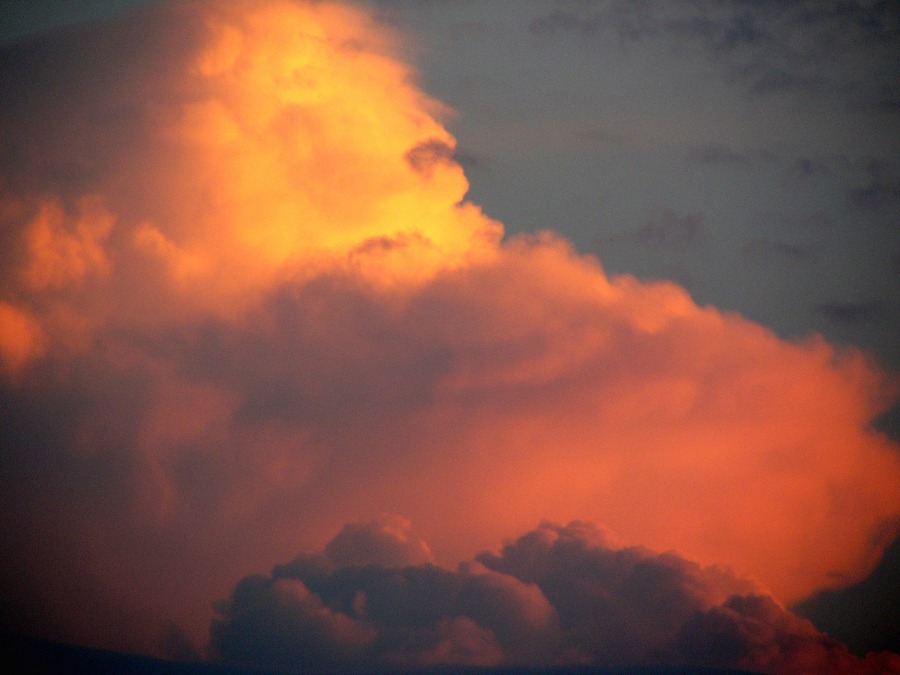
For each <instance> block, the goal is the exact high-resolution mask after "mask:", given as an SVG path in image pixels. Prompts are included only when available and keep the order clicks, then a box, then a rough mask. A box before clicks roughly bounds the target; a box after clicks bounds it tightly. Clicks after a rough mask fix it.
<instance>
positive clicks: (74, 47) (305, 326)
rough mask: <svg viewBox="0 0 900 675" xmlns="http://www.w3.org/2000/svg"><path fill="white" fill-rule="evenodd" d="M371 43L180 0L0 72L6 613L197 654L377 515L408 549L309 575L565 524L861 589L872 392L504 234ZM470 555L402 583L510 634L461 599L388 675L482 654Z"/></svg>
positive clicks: (515, 586)
mask: <svg viewBox="0 0 900 675" xmlns="http://www.w3.org/2000/svg"><path fill="white" fill-rule="evenodd" d="M383 30H384V28H383V26H381V27H377V26H375V25H374V24H373V23H372V22H371V20H370V19H368V18H367V16H366V15H365V14H362V13H360V12H357V11H353V10H350V9H348V8H346V7H342V6H336V5H332V4H328V3H319V2H310V3H305V2H296V3H295V2H288V1H286V0H272V1H271V2H262V1H260V2H222V3H205V2H186V3H176V4H163V5H160V6H159V7H154V8H153V9H152V10H150V11H148V12H147V13H145V14H138V15H135V16H133V17H130V18H129V19H128V20H127V21H125V22H124V23H119V24H102V25H95V26H87V27H82V28H78V29H77V30H73V32H71V33H67V32H64V33H58V34H52V35H48V36H45V37H43V38H41V39H40V40H38V41H36V42H33V43H27V44H21V45H15V46H11V47H8V48H6V49H5V50H4V53H3V55H2V57H3V58H2V59H0V67H2V69H3V72H4V77H2V78H0V119H2V120H3V122H2V125H0V178H2V180H0V218H2V228H0V238H2V243H3V244H4V246H3V249H2V250H3V251H4V255H3V256H2V258H0V327H2V333H0V361H2V375H0V378H2V379H0V396H2V399H3V401H4V405H3V406H2V407H0V445H2V447H3V448H4V452H3V453H2V457H0V462H2V471H0V487H2V490H0V507H2V508H0V524H2V528H3V533H4V541H5V542H7V543H8V546H6V547H5V550H4V551H3V554H2V556H0V584H2V588H0V590H2V591H3V596H4V597H6V598H10V602H9V604H8V607H7V608H6V609H7V611H6V616H5V618H4V621H5V622H6V623H8V624H9V625H10V626H12V627H14V628H18V629H23V630H25V629H27V630H28V631H32V632H34V631H37V632H41V633H43V634H51V635H53V636H58V637H64V638H67V639H75V640H78V641H82V642H86V643H90V644H100V645H104V646H116V647H123V646H127V647H130V648H140V649H144V650H153V649H155V648H156V647H155V645H156V644H157V643H158V642H159V640H163V639H168V638H165V636H171V634H172V629H171V627H172V623H173V622H174V623H175V624H177V625H178V626H181V627H182V628H183V629H184V630H186V631H188V632H189V634H190V635H191V636H192V638H193V639H194V640H195V641H199V640H200V639H202V636H203V635H204V634H205V631H206V627H207V626H208V624H209V618H210V609H209V602H210V599H211V598H214V597H221V596H223V595H224V594H225V593H226V591H227V589H228V588H230V587H231V586H232V584H233V580H234V579H235V578H239V577H242V576H245V575H246V574H247V573H248V572H249V571H250V570H254V569H260V568H261V566H263V565H268V564H269V563H270V561H271V560H278V559H282V560H283V559H287V558H288V557H290V556H292V555H294V554H295V553H296V551H297V549H298V548H299V549H303V550H316V549H319V548H322V547H323V546H325V544H326V542H327V541H328V540H329V537H330V536H331V534H332V533H333V532H335V531H337V530H338V529H339V528H340V527H341V525H342V524H343V523H346V522H351V521H352V522H356V521H359V520H360V519H363V520H365V521H368V520H370V519H371V518H373V517H376V516H377V514H381V513H385V512H397V513H404V514H407V515H409V517H410V518H412V519H414V521H415V522H416V523H417V526H418V527H419V528H420V529H421V531H422V533H423V536H424V538H425V539H427V540H428V541H429V544H430V548H427V547H425V546H424V545H423V544H422V543H421V541H420V540H418V539H415V538H411V536H410V535H409V534H408V532H407V527H406V525H405V524H404V523H403V522H402V521H393V520H387V521H380V522H378V523H377V524H376V525H375V526H364V527H359V526H353V527H350V528H349V529H347V530H345V531H343V533H342V534H341V535H340V536H339V537H338V538H337V539H335V540H334V541H333V542H332V543H331V544H330V545H329V547H328V548H327V549H326V556H327V557H329V558H330V559H331V563H330V564H332V565H338V566H345V565H348V564H351V563H362V562H367V563H369V562H371V563H379V564H382V565H400V564H403V565H409V564H421V563H424V562H426V561H429V560H432V559H433V560H434V561H436V562H438V563H442V564H445V565H452V564H455V563H457V562H459V561H462V560H468V559H470V558H471V557H472V556H473V555H474V554H475V553H476V552H477V551H478V550H481V549H484V548H486V547H489V546H491V545H492V544H493V543H494V542H496V541H499V540H501V539H502V538H503V537H504V536H508V534H509V533H510V532H520V531H523V530H524V529H526V528H527V527H530V526H531V525H532V524H533V523H535V522H540V521H541V520H542V519H553V520H555V521H559V522H568V521H569V520H573V519H578V518H587V519H591V520H596V521H599V522H604V523H607V524H608V525H609V526H610V527H611V528H613V529H615V531H616V532H617V533H618V534H619V536H621V538H622V541H623V542H624V543H626V544H629V545H632V544H642V545H645V546H648V547H651V548H654V549H658V550H669V549H673V550H677V551H678V552H679V554H682V555H685V556H688V557H689V558H691V559H696V560H699V561H701V562H702V563H704V564H713V563H719V562H721V563H725V564H729V565H731V566H733V567H735V568H736V569H738V570H740V571H741V572H746V573H749V574H752V575H754V576H755V577H756V578H757V579H758V580H759V581H760V583H762V584H763V585H765V587H766V588H767V589H769V590H771V591H772V592H773V593H775V594H776V596H777V597H778V598H779V599H780V600H783V601H791V600H795V599H798V598H800V597H803V596H804V595H807V594H809V593H810V592H812V591H814V590H816V589H819V588H822V587H825V586H833V585H840V584H842V583H849V582H850V581H852V580H854V579H857V578H859V577H860V576H862V575H864V574H866V573H867V572H868V571H869V570H870V569H871V568H872V567H873V566H874V564H875V562H876V561H877V559H878V557H879V555H880V552H881V551H882V550H883V549H884V547H885V546H886V545H887V543H888V542H889V541H890V540H891V539H892V538H893V536H894V535H895V534H896V526H897V522H898V520H897V519H898V516H900V489H898V488H900V459H898V455H897V446H896V444H894V443H892V442H891V441H889V440H888V439H887V438H886V437H884V436H883V435H881V434H879V433H877V432H876V431H874V430H873V429H872V428H871V427H870V422H871V420H872V419H873V417H875V416H876V415H877V414H878V413H879V412H880V411H882V410H883V409H884V408H885V407H886V406H888V405H889V404H890V402H891V400H892V397H893V396H894V392H893V391H892V389H891V386H890V383H889V381H888V378H886V377H885V376H884V374H883V373H881V372H880V371H879V369H878V368H877V367H876V366H875V365H874V364H873V363H871V362H870V361H869V360H868V359H867V358H866V357H865V356H864V355H862V354H860V353H857V352H855V351H852V350H838V349H836V348H834V347H832V346H831V345H829V344H827V343H825V342H824V341H823V340H821V339H819V338H816V337H811V338H809V339H806V340H804V341H799V342H787V341H783V340H780V339H778V338H777V337H776V336H775V335H774V334H773V333H772V332H770V331H768V330H766V329H765V328H763V327H761V326H758V325H756V324H753V323H751V322H749V321H746V320H744V319H742V318H741V317H738V316H735V315H732V314H728V313H724V312H720V311H719V310H717V309H715V308H712V307H698V306H697V305H696V304H695V303H694V302H693V301H692V300H691V298H690V297H689V296H688V295H687V294H686V293H685V291H684V290H683V289H681V288H680V287H678V286H677V285H675V284H672V283H664V282H662V283H647V282H641V281H639V280H637V279H634V278H632V277H629V276H620V277H615V278H609V277H608V276H607V275H606V274H605V273H604V271H603V269H602V267H601V265H600V263H599V262H598V261H597V260H595V259H593V258H591V257H587V256H582V255H579V254H577V253H576V252H575V251H573V250H572V248H571V247H570V246H569V245H568V244H567V243H566V242H565V241H562V240H561V239H560V238H559V237H557V236H555V235H553V234H551V233H538V234H534V235H530V236H519V237H513V238H509V239H507V240H501V235H502V228H501V226H500V225H499V224H498V223H496V222H494V221H492V220H491V219H489V218H488V217H486V216H485V215H484V214H482V213H481V211H480V210H479V209H478V208H477V207H476V206H474V205H472V204H470V203H467V202H465V201H464V199H463V198H464V194H465V190H466V181H465V177H464V176H463V174H462V170H461V169H460V168H459V166H458V165H457V164H456V163H455V162H454V161H453V152H452V149H453V148H454V140H453V139H452V138H451V137H450V135H449V134H448V133H447V132H446V131H445V130H444V129H443V127H442V126H441V124H440V123H439V121H438V116H439V115H440V114H441V113H442V111H441V108H440V106H439V105H438V104H436V103H435V102H433V101H431V100H430V99H428V98H427V97H426V96H424V95H423V94H421V93H420V92H419V91H418V89H417V88H416V87H415V86H414V84H413V82H412V76H411V74H410V72H409V70H408V69H407V68H406V67H405V66H403V65H401V64H400V63H399V62H398V60H397V59H396V58H395V57H394V56H393V54H394V53H395V51H396V48H395V47H394V46H393V45H394V43H393V42H392V40H391V38H390V37H386V36H384V35H383ZM60 109H64V110H66V114H65V115H64V116H60V115H58V114H57V111H58V110H60ZM676 224H677V223H676ZM692 227H693V226H691V227H689V228H688V230H689V233H690V232H693V229H692ZM361 542H368V544H367V545H369V546H370V548H369V549H368V550H366V551H365V552H363V549H362V548H361ZM61 552H64V555H63V554H61ZM479 564H481V565H482V566H486V569H481V568H480V567H478V566H477V565H474V563H473V565H474V566H472V567H470V568H467V570H466V571H465V572H460V573H459V574H457V573H449V572H442V571H436V570H437V569H438V568H425V567H413V568H404V569H416V570H425V569H429V570H431V571H429V572H427V573H428V574H432V575H436V576H437V577H440V578H442V579H443V578H445V577H446V579H447V582H446V583H447V584H449V585H450V586H452V587H453V588H456V586H454V584H457V585H458V584H462V587H463V588H464V589H472V588H477V589H479V590H478V591H477V592H476V591H472V593H474V594H475V595H477V596H478V597H479V598H480V597H482V596H483V595H484V596H490V597H492V598H494V599H495V600H493V602H495V603H496V606H497V607H501V606H503V607H505V606H506V604H505V603H508V604H511V605H517V606H519V607H520V608H521V609H522V616H521V617H520V618H521V621H522V622H524V623H521V624H509V625H507V624H505V623H503V621H501V618H502V617H501V615H502V616H503V617H505V616H506V614H504V613H503V612H502V611H501V610H500V609H496V613H497V617H498V618H496V620H495V619H491V618H490V617H486V616H482V615H480V614H477V612H476V610H475V609H466V611H465V612H462V613H461V614H460V615H459V616H457V615H447V616H444V615H443V614H441V615H440V618H435V620H434V621H433V622H432V623H431V624H429V625H430V628H429V631H430V633H429V635H430V637H429V640H430V641H429V642H427V645H428V647H427V649H425V648H423V650H420V651H417V652H415V654H413V655H410V654H411V653H409V652H407V651H403V649H402V645H403V644H405V643H403V640H405V639H406V638H405V637H404V635H405V634H404V633H403V631H400V632H399V633H397V634H396V635H395V634H394V633H391V635H392V636H393V637H391V640H396V641H399V642H396V643H395V642H391V645H392V646H391V649H396V650H399V652H398V653H401V654H405V655H406V656H404V658H410V659H412V661H414V662H416V663H426V662H438V661H441V660H448V659H449V660H460V661H461V662H471V663H476V662H478V663H482V662H483V663H492V662H494V661H496V660H497V658H499V657H498V655H500V654H502V655H503V658H510V657H509V654H510V653H511V652H510V649H511V646H510V645H511V644H512V642H514V640H512V639H511V638H509V639H508V638H507V636H509V635H517V636H521V635H524V634H526V633H527V632H528V631H531V630H538V629H537V628H536V627H535V626H537V625H538V624H540V626H543V625H544V624H543V623H541V622H542V621H544V619H546V618H547V616H548V615H547V614H546V612H545V610H546V606H545V605H542V604H541V601H540V600H539V598H538V595H537V594H536V592H535V591H534V588H533V587H532V586H528V584H529V583H532V582H528V581H521V580H519V581H515V579H518V577H516V576H515V575H512V576H510V575H509V574H507V573H506V572H503V571H502V570H496V569H493V568H491V567H490V565H488V564H487V562H485V561H482V562H481V563H479ZM498 564H499V563H498ZM341 569H344V567H342V568H341ZM346 569H351V568H346ZM361 569H376V568H361ZM377 569H382V570H388V569H389V570H392V571H390V572H385V571H382V572H378V574H381V575H384V574H388V575H394V576H396V575H401V576H402V574H401V572H397V571H396V570H397V568H396V567H383V568H377ZM420 573H422V574H424V573H425V572H416V574H420ZM359 574H362V572H359ZM367 574H376V573H375V572H371V571H370V572H367ZM441 575H444V576H441ZM447 575H449V576H447ZM459 575H462V576H461V577H460V576H459ZM498 575H505V576H498ZM376 576H377V575H376ZM379 578H380V577H379ZM392 578H393V577H392ZM460 579H462V581H460ZM510 579H513V581H510ZM376 581H377V583H382V581H378V580H376ZM376 581H372V582H371V583H373V584H375V583H376ZM308 582H309V583H308ZM463 582H464V583H463ZM252 583H256V582H252ZM260 583H261V584H262V585H260V586H259V589H263V590H260V591H259V592H260V593H262V595H260V596H259V597H258V598H257V600H254V602H257V601H258V602H259V603H260V608H261V609H260V611H261V612H264V613H265V612H269V613H270V614H272V615H273V616H281V614H282V613H284V614H286V615H290V616H294V615H295V614H296V613H297V612H299V613H300V614H301V615H302V616H300V617H299V618H296V617H295V618H296V620H297V621H299V623H298V624H297V625H298V626H308V627H316V628H315V631H318V632H317V633H316V634H317V635H318V636H319V637H318V638H317V639H318V640H319V643H320V646H319V647H317V649H318V650H319V651H316V650H313V651H312V652H311V653H315V654H319V653H320V654H321V656H317V657H316V658H317V659H318V658H321V659H322V660H324V661H327V660H328V659H330V658H331V656H332V653H331V652H329V651H328V645H330V644H331V643H332V641H333V640H335V639H337V638H340V639H346V640H348V641H349V643H351V644H353V645H355V647H354V648H353V649H350V650H349V651H347V652H346V653H347V654H348V657H347V658H348V659H350V660H349V661H347V662H346V665H348V667H349V664H352V663H354V662H355V661H353V659H356V658H357V656H355V655H357V654H364V653H367V652H366V650H368V649H370V648H371V644H372V640H374V639H375V638H374V637H372V635H373V633H372V629H371V627H367V625H368V624H366V621H367V619H365V617H364V616H363V615H362V614H359V615H357V614H352V613H349V610H347V609H346V608H345V607H343V606H342V607H341V608H337V609H335V608H334V607H332V606H331V605H330V604H329V602H330V601H326V600H323V597H324V596H322V595H321V593H320V592H319V590H317V589H316V588H314V587H313V586H311V585H310V583H312V582H311V581H309V580H308V579H306V577H296V576H294V577H286V578H285V580H284V583H283V584H281V585H278V586H277V588H276V587H275V586H273V585H272V584H270V583H269V582H265V583H262V582H260ZM359 583H362V582H361V581H360V582H359ZM366 583H369V582H366ZM383 583H387V582H386V581H384V582H383ZM392 583H393V582H392ZM397 583H400V582H399V581H398V582H397ZM402 583H406V581H403V582H402ZM423 583H424V582H423ZM442 583H443V582H442ZM534 583H537V582H536V581H535V582H534ZM401 585H402V584H401ZM252 588H256V587H255V586H253V587H252ZM367 588H368V587H367ZM248 592H249V591H248ZM373 592H374V591H373ZM455 592H456V591H454V593H455ZM468 592H469V591H466V593H468ZM459 593H460V595H459V596H458V597H467V596H466V593H463V592H462V590H460V591H459ZM541 593H542V594H543V593H544V591H541ZM251 595H252V594H251ZM253 597H257V596H253ZM454 597H457V596H454ZM544 597H545V599H547V600H548V601H549V600H552V599H551V598H550V596H549V595H546V594H545V596H544ZM234 602H238V601H237V600H234ZM348 602H351V604H352V601H351V600H348ZM367 602H368V601H367ZM459 602H462V600H459ZM366 606H368V605H366ZM241 607H243V605H240V603H238V604H236V605H234V607H233V608H232V610H229V611H232V612H233V613H234V616H235V617H237V616H238V615H241V612H242V611H243V610H242V609H241ZM484 607H485V609H484V611H485V612H488V614H490V612H492V611H495V610H490V609H489V608H490V607H493V605H485V606H484ZM396 611H398V612H399V611H401V610H400V609H397V610H396ZM404 611H406V610H404ZM410 611H411V610H410ZM557 611H558V610H557ZM573 611H574V610H573ZM530 612H531V613H530ZM229 616H231V615H229ZM623 616H624V615H623ZM235 620H237V619H236V618H235ZM247 620H248V621H251V619H249V618H248V619H247ZM256 620H257V619H256V618H253V619H252V621H256ZM404 620H405V619H404ZM503 620H504V621H505V619H503ZM548 620H549V619H548ZM263 623H264V622H263ZM551 623H552V622H551ZM228 625H232V624H231V623H229V624H228ZM254 625H255V624H254ZM219 630H223V631H224V630H226V628H224V627H223V628H221V629H219ZM254 630H255V629H254ZM260 630H262V629H260ZM291 630H293V629H291ZM298 630H299V629H298ZM310 630H312V628H310ZM404 630H405V629H404ZM540 630H541V631H543V630H544V629H543V628H541V629H540ZM667 630H668V629H667ZM315 631H314V632H315ZM539 632H540V631H539ZM239 633H241V634H243V631H239ZM379 635H380V633H379ZM541 635H544V633H541ZM170 641H171V640H170ZM538 643H540V641H538ZM223 644H224V643H223ZM417 644H418V643H417ZM423 644H424V643H423ZM579 644H581V643H579ZM582 646H583V645H582ZM579 648H581V647H579ZM585 648H587V647H585ZM633 648H634V647H629V646H628V645H623V646H621V649H622V650H624V651H623V652H622V653H626V652H627V650H628V649H633ZM222 649H223V650H224V649H225V647H224V646H223V647H222ZM248 649H249V647H248ZM291 658H293V657H291ZM360 658H362V657H360ZM522 658H524V656H523V657H522ZM412 661H411V662H412Z"/></svg>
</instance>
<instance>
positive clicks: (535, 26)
mask: <svg viewBox="0 0 900 675" xmlns="http://www.w3.org/2000/svg"><path fill="white" fill-rule="evenodd" d="M529 31H530V33H531V34H532V35H535V36H538V37H540V38H543V39H564V38H565V37H566V36H575V37H577V38H578V39H580V40H582V41H583V42H585V43H589V42H590V41H595V40H601V39H602V40H606V39H609V38H610V37H611V36H612V37H614V38H616V39H617V40H618V41H620V42H621V43H623V44H626V45H630V44H635V43H642V42H643V43H646V42H651V41H655V42H663V43H665V44H668V45H671V46H674V47H675V49H676V50H678V51H683V50H687V51H696V50H700V51H702V52H703V53H705V54H706V55H707V56H708V57H710V58H712V59H714V60H715V61H716V62H717V63H719V64H722V65H723V66H725V71H724V75H725V77H726V78H727V79H728V80H729V81H732V82H736V83H739V84H740V85H742V86H743V87H745V88H746V89H747V90H748V91H750V92H752V93H754V94H763V95H768V94H778V93H785V92H789V93H798V92H800V93H807V94H808V93H812V94H814V95H817V96H823V95H824V96H836V95H840V96H842V97H843V98H844V99H845V100H847V101H848V102H851V103H850V104H851V105H853V106H859V107H863V108H870V109H876V110H883V111H884V112H886V113H888V114H890V113H892V112H893V111H894V110H895V109H896V106H895V102H896V92H897V90H898V80H897V76H896V73H895V72H894V71H895V70H896V69H894V68H892V66H891V64H892V63H893V59H894V52H893V46H892V45H893V43H895V42H896V38H897V34H898V32H900V24H898V21H897V14H896V12H894V11H892V8H891V7H890V6H889V3H887V2H875V3H865V4H864V3H855V4H847V3H843V2H838V1H832V2H818V1H815V0H803V1H800V2H793V3H791V5H790V6H788V7H785V6H783V5H781V4H778V3H765V2H762V3H753V5H752V7H750V6H748V4H747V3H745V2H741V1H740V0H728V1H726V2H718V3H713V4H697V3H690V2H658V1H650V2H641V3H633V2H623V1H621V0H619V1H615V2H610V3H575V2H563V3H557V4H556V5H554V8H553V9H552V10H549V11H544V12H543V13H542V14H541V15H539V16H537V17H536V18H534V19H533V20H532V21H531V23H530V25H529ZM822 63H827V64H828V65H829V68H828V72H827V73H826V72H824V71H823V70H822V69H821V64H822ZM861 64H865V66H863V67H862V70H860V65H861ZM863 72H864V73H865V76H864V77H863V76H861V75H860V73H863Z"/></svg>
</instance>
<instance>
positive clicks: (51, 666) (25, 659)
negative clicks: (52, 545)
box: [0, 635, 752, 675]
mask: <svg viewBox="0 0 900 675" xmlns="http://www.w3.org/2000/svg"><path fill="white" fill-rule="evenodd" d="M0 648H2V649H3V653H4V654H6V656H7V659H8V662H9V663H16V664H18V668H19V669H20V671H21V672H31V673H42V674H43V675H70V674H71V673H92V674H93V675H122V674H123V673H135V674H137V673H140V674H141V675H267V673H272V674H273V675H274V673H276V672H277V671H265V670H259V669H258V668H252V669H249V668H236V667H232V666H226V665H221V664H214V663H175V662H171V661H164V660H162V659H155V658H151V657H148V656H137V655H132V654H123V653H120V652H113V651H108V650H104V649H90V648H87V647H78V646H75V645H69V644H62V643H58V642H50V641H47V640H39V639H35V638H28V637H22V636H14V635H4V636H0ZM380 672H382V673H385V675H387V673H396V672H398V671H380ZM403 672H405V673H412V672H415V673H420V674H421V675H450V674H451V673H472V674H473V675H478V674H483V675H512V674H513V673H516V674H522V675H543V674H546V675H550V674H554V675H587V674H588V673H597V674H598V675H656V674H659V675H693V674H695V673H696V674H697V675H752V671H746V670H733V669H721V668H682V667H667V668H663V667H654V668H645V667H634V668H596V667H593V666H560V667H555V668H521V667H519V668H474V667H473V668H460V667H458V666H454V667H442V668H424V669H421V670H416V671H409V670H404V671H403ZM372 675H377V674H376V673H374V672H373V674H372Z"/></svg>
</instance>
